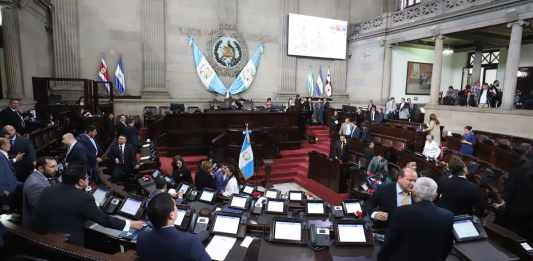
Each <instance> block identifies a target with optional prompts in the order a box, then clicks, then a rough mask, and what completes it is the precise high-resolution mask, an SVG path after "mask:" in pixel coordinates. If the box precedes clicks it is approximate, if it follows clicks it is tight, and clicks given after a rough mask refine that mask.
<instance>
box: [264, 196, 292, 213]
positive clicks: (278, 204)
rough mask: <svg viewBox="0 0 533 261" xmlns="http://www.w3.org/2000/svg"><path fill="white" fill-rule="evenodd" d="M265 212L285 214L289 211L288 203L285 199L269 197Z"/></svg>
mask: <svg viewBox="0 0 533 261" xmlns="http://www.w3.org/2000/svg"><path fill="white" fill-rule="evenodd" d="M265 212H266V213H268V214H285V213H286V212H287V203H286V202H285V200H276V199H269V200H268V201H267V205H266V208H265Z"/></svg>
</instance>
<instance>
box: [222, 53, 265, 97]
mask: <svg viewBox="0 0 533 261" xmlns="http://www.w3.org/2000/svg"><path fill="white" fill-rule="evenodd" d="M262 54H263V45H262V44H260V45H259V46H257V48H255V52H254V55H253V56H252V59H250V60H249V61H248V63H247V64H246V66H244V68H243V69H242V71H241V72H240V73H239V75H238V76H237V79H235V81H233V83H232V84H231V86H230V87H229V94H231V95H235V94H238V93H241V92H243V91H246V90H247V89H248V88H250V85H252V82H253V81H254V78H255V74H256V73H257V66H258V65H259V61H261V55H262Z"/></svg>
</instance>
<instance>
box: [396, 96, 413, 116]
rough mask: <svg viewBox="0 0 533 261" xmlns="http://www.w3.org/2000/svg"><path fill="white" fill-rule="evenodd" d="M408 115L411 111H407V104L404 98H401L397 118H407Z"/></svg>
mask: <svg viewBox="0 0 533 261" xmlns="http://www.w3.org/2000/svg"><path fill="white" fill-rule="evenodd" d="M410 116H411V112H410V111H409V104H407V103H406V102H405V98H402V99H401V102H400V104H399V105H398V118H399V119H400V120H408V119H409V117H410Z"/></svg>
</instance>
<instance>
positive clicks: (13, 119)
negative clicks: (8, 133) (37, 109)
mask: <svg viewBox="0 0 533 261" xmlns="http://www.w3.org/2000/svg"><path fill="white" fill-rule="evenodd" d="M19 103H20V100H19V99H11V100H9V104H8V106H7V107H6V108H5V109H3V110H2V111H0V125H1V126H5V125H11V126H13V127H14V128H15V129H17V130H18V131H19V132H20V133H22V134H24V133H25V132H24V131H25V127H26V124H25V122H24V118H23V117H22V115H21V114H20V112H19V111H18V107H19Z"/></svg>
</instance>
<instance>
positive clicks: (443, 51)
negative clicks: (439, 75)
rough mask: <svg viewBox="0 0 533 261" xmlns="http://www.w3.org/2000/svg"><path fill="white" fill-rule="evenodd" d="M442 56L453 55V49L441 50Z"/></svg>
mask: <svg viewBox="0 0 533 261" xmlns="http://www.w3.org/2000/svg"><path fill="white" fill-rule="evenodd" d="M442 54H443V55H446V56H449V55H452V54H453V49H451V48H445V49H444V50H442Z"/></svg>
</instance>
